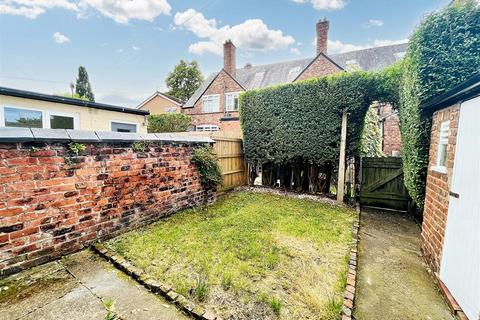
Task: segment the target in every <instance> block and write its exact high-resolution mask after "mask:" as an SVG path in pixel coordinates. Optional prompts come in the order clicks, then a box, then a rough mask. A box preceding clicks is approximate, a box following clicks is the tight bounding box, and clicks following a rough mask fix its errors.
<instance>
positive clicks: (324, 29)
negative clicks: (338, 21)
mask: <svg viewBox="0 0 480 320" xmlns="http://www.w3.org/2000/svg"><path fill="white" fill-rule="evenodd" d="M329 26H330V23H329V21H328V20H327V18H323V20H319V21H318V22H317V55H319V54H320V53H324V54H327V48H328V47H327V44H328V29H329Z"/></svg>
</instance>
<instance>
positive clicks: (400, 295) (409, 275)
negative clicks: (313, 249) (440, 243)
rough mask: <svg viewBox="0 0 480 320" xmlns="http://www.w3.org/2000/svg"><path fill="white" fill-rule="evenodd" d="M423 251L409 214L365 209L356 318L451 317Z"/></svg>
mask: <svg viewBox="0 0 480 320" xmlns="http://www.w3.org/2000/svg"><path fill="white" fill-rule="evenodd" d="M420 247H421V239H420V228H419V226H418V225H417V224H416V223H415V221H414V220H413V219H412V218H411V217H410V216H408V215H405V214H401V213H393V212H387V211H373V210H367V211H362V213H361V217H360V244H359V267H358V277H357V295H356V306H355V312H354V316H355V318H356V319H358V320H377V319H389V320H413V319H415V320H417V319H418V320H420V319H421V320H444V319H445V320H451V319H453V317H452V315H451V313H450V310H449V308H448V307H447V305H446V303H445V301H444V300H443V297H442V295H441V293H440V292H439V291H438V289H437V287H436V286H435V284H434V282H433V280H432V277H431V276H430V275H429V274H428V272H427V271H426V268H425V266H424V265H423V262H422V256H421V251H420Z"/></svg>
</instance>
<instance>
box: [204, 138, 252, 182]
mask: <svg viewBox="0 0 480 320" xmlns="http://www.w3.org/2000/svg"><path fill="white" fill-rule="evenodd" d="M210 137H211V138H212V139H213V140H215V144H214V147H213V148H214V150H215V153H216V154H217V157H218V161H219V163H220V169H221V170H222V177H223V186H222V187H221V188H219V191H226V190H229V189H233V188H235V187H239V186H243V185H246V184H247V183H248V180H247V178H248V176H247V165H246V163H245V155H244V153H243V140H242V139H239V138H227V137H220V136H215V135H211V136H210Z"/></svg>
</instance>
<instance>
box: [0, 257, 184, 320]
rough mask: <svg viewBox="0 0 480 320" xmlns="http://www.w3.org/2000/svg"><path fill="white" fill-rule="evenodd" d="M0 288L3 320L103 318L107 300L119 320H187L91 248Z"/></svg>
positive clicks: (6, 281)
mask: <svg viewBox="0 0 480 320" xmlns="http://www.w3.org/2000/svg"><path fill="white" fill-rule="evenodd" d="M0 289H1V290H0V318H1V319H2V320H17V319H29V320H30V319H31V320H33V319H35V320H37V319H49V320H51V319H62V320H63V319H76V320H77V319H78V320H87V319H88V320H90V319H100V320H102V319H104V318H105V315H106V314H107V310H106V309H105V306H104V302H105V301H107V300H113V301H115V309H114V311H115V313H116V314H117V315H118V316H119V317H120V318H121V319H123V320H143V319H145V320H146V319H159V320H177V319H178V320H185V319H188V317H187V316H186V315H184V314H182V313H181V312H180V311H179V310H178V309H176V308H175V306H173V305H172V304H170V303H168V302H167V301H166V300H164V299H163V298H161V297H159V296H157V295H154V294H153V293H151V292H149V291H147V290H146V289H145V288H143V287H142V286H140V285H139V284H137V282H135V281H134V280H132V279H130V278H129V277H128V276H127V275H125V274H124V273H122V272H121V271H119V270H117V269H115V268H114V267H113V266H112V265H110V264H109V263H107V262H106V261H104V260H103V259H102V258H100V257H98V256H96V255H95V254H94V253H92V252H91V251H89V250H84V251H82V252H79V253H76V254H73V255H70V256H67V257H64V258H63V259H62V260H61V261H56V262H51V263H48V264H45V265H42V266H39V267H36V268H32V269H30V270H27V271H24V272H21V273H18V274H16V275H13V276H10V277H7V278H4V279H1V280H0Z"/></svg>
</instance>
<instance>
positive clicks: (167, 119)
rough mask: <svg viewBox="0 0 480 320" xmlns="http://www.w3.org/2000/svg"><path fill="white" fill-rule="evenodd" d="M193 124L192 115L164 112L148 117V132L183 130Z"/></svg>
mask: <svg viewBox="0 0 480 320" xmlns="http://www.w3.org/2000/svg"><path fill="white" fill-rule="evenodd" d="M191 124H192V117H190V116H188V115H186V114H182V113H164V114H159V115H151V116H149V117H148V132H149V133H156V132H183V131H187V129H188V127H189V126H190V125H191Z"/></svg>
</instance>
